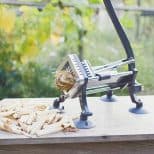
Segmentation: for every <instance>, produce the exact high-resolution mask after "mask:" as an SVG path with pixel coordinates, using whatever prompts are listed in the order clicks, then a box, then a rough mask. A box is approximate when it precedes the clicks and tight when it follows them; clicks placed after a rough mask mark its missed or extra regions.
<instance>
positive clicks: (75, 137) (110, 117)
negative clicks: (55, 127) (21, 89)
mask: <svg viewBox="0 0 154 154" xmlns="http://www.w3.org/2000/svg"><path fill="white" fill-rule="evenodd" d="M140 98H141V99H142V101H143V102H144V108H145V109H146V110H147V111H148V114H143V115H138V114H133V113H130V112H129V111H128V110H129V109H130V108H131V107H135V104H133V103H132V102H131V100H130V98H129V97H127V96H120V97H118V101H117V102H113V103H107V102H102V101H101V100H100V98H99V97H89V98H88V105H89V109H90V110H91V111H92V112H93V116H92V117H90V118H89V119H90V120H91V121H92V122H93V123H94V124H95V127H94V128H91V129H85V130H83V129H82V130H81V129H80V130H79V131H77V132H73V133H72V132H67V133H64V132H60V133H56V134H49V135H46V136H42V137H37V138H27V137H25V136H22V135H16V134H10V133H6V132H3V131H0V145H14V144H55V143H84V142H86V143H88V142H113V141H144V140H154V96H140ZM52 100H53V98H52V99H51V98H24V99H4V100H2V101H0V103H5V101H9V102H12V103H13V102H18V101H19V102H21V101H24V102H25V101H26V102H36V103H38V102H44V103H50V102H51V103H52ZM64 106H65V111H66V112H68V113H80V104H79V101H78V99H70V100H67V101H66V102H65V103H64Z"/></svg>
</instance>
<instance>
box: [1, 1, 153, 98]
mask: <svg viewBox="0 0 154 154" xmlns="http://www.w3.org/2000/svg"><path fill="white" fill-rule="evenodd" d="M36 1H39V2H40V0H36ZM100 2H101V0H83V1H78V0H64V1H60V0H54V1H53V0H52V1H51V2H50V3H49V4H48V5H47V6H46V7H45V8H44V9H43V10H42V11H38V10H37V9H36V8H34V7H27V6H21V7H20V8H18V7H17V8H16V7H8V6H4V5H0V98H5V97H53V96H58V94H59V91H58V90H57V89H56V88H55V83H54V71H55V68H56V67H57V66H58V65H59V63H60V62H61V61H62V58H63V57H64V56H66V54H69V53H77V54H79V55H80V57H81V58H83V55H84V56H85V57H86V59H88V60H90V62H91V63H92V65H102V64H107V63H110V62H112V61H114V60H118V59H120V58H123V57H125V54H124V50H123V47H122V46H121V43H120V40H119V38H118V37H117V34H116V32H115V30H114V29H113V27H111V26H110V25H112V24H111V23H110V25H106V27H107V28H106V29H105V30H100V29H99V28H98V25H97V22H96V20H95V19H94V16H96V13H98V12H96V10H94V9H92V8H91V7H88V6H89V5H91V4H92V5H95V4H99V3H100ZM126 3H128V1H127V2H126ZM147 3H149V4H152V1H148V2H147ZM134 4H135V2H134V1H133V0H131V1H129V5H134ZM73 5H75V6H73ZM132 16H133V15H132V14H129V13H125V14H124V15H123V16H122V17H121V19H120V21H121V22H122V24H123V26H124V27H125V30H126V32H127V34H128V36H129V38H130V40H131V42H132V44H133V49H134V51H135V55H136V60H137V67H138V70H139V74H138V80H139V81H140V82H141V83H143V85H144V87H145V93H153V92H154V91H153V90H152V89H154V85H153V84H152V83H154V78H153V76H154V67H153V61H154V54H153V49H154V46H153V45H154V44H153V37H152V35H153V33H154V31H153V26H154V23H153V21H152V20H147V19H146V20H145V19H143V20H142V22H141V32H142V33H141V36H140V40H139V41H138V40H136V39H135V38H134V29H135V17H134V16H133V17H132ZM95 22H96V23H95ZM105 24H107V23H105V21H104V25H105ZM150 36H151V37H150ZM145 51H148V52H146V53H145ZM83 53H84V54H83ZM111 55H112V56H111ZM147 70H148V74H147ZM120 94H121V93H120ZM122 94H125V91H122Z"/></svg>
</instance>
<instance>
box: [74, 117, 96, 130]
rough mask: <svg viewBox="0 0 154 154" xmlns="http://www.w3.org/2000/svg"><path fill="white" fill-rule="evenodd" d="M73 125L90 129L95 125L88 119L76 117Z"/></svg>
mask: <svg viewBox="0 0 154 154" xmlns="http://www.w3.org/2000/svg"><path fill="white" fill-rule="evenodd" d="M74 123H75V126H76V127H77V128H79V129H90V128H93V127H95V125H94V124H93V123H92V122H91V121H89V120H81V119H77V120H75V121H74Z"/></svg>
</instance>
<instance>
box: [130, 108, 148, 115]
mask: <svg viewBox="0 0 154 154" xmlns="http://www.w3.org/2000/svg"><path fill="white" fill-rule="evenodd" d="M129 112H131V113H134V114H147V113H148V112H147V111H146V110H145V109H143V108H142V107H140V108H137V107H134V108H130V109H129Z"/></svg>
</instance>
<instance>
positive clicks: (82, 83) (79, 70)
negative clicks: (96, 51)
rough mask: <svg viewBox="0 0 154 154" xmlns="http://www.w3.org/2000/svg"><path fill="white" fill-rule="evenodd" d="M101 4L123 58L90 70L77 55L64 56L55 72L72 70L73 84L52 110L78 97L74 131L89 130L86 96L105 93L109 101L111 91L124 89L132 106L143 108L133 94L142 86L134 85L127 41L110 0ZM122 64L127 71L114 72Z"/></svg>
mask: <svg viewBox="0 0 154 154" xmlns="http://www.w3.org/2000/svg"><path fill="white" fill-rule="evenodd" d="M104 4H105V7H106V10H107V12H108V14H109V16H110V18H111V20H112V23H113V25H114V27H115V29H116V31H117V33H118V36H119V38H120V40H121V42H122V44H123V47H124V49H125V52H126V56H127V58H126V59H123V60H119V61H116V62H113V63H111V64H107V65H103V66H97V67H91V65H90V64H89V63H88V62H87V61H86V60H84V61H82V62H81V61H80V60H79V58H78V56H77V55H75V54H72V55H68V58H67V59H66V60H65V61H64V62H63V63H62V64H61V65H60V66H59V67H58V69H57V71H59V70H69V71H72V72H73V73H74V74H75V77H76V83H75V85H74V86H73V87H72V88H71V89H70V90H69V91H68V92H64V95H61V96H60V97H59V98H58V99H56V100H55V101H54V108H58V107H59V106H60V102H64V101H65V99H66V98H68V97H70V98H75V97H79V100H80V105H81V110H82V112H81V115H80V119H79V120H77V121H76V122H75V123H76V126H77V127H78V128H83V129H85V128H91V127H93V124H92V123H91V122H90V121H89V120H88V116H91V115H92V113H91V112H90V111H89V108H88V105H87V100H86V95H87V94H92V93H97V92H102V91H105V92H106V94H107V97H108V98H111V97H112V91H113V90H116V89H121V88H125V87H127V88H128V91H129V95H130V98H131V100H132V102H133V103H135V104H136V107H135V109H141V107H142V106H143V104H142V102H141V100H140V99H138V98H137V97H136V93H137V92H139V91H141V89H142V86H141V85H140V84H138V83H137V82H136V75H137V69H136V66H135V59H134V54H133V50H132V48H131V45H130V42H129V40H128V38H127V36H126V34H125V32H124V30H123V28H122V26H121V24H120V22H119V20H118V18H117V16H116V13H115V11H114V8H113V6H112V3H111V1H110V0H104ZM122 65H128V71H126V72H117V68H118V67H120V66H122ZM133 111H134V110H133Z"/></svg>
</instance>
